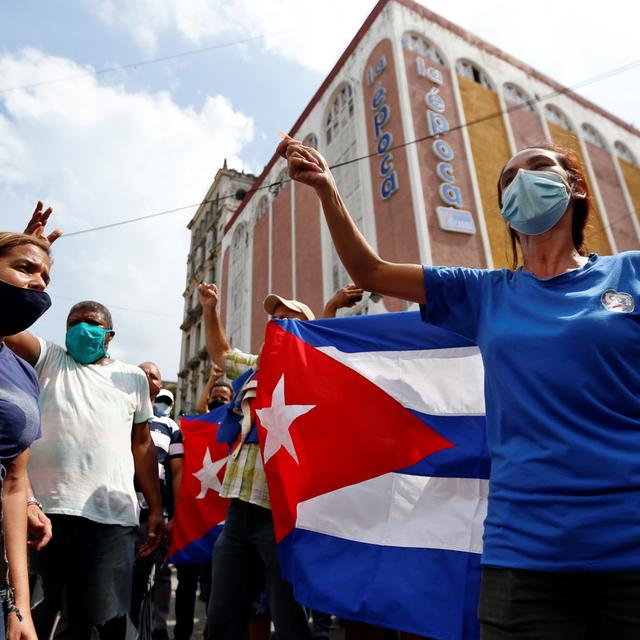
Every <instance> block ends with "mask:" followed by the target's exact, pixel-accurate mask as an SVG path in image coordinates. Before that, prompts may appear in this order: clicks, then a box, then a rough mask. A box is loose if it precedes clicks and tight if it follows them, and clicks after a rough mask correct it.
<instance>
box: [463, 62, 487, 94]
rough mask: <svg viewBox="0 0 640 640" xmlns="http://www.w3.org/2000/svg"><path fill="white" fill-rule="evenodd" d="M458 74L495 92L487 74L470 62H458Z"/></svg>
mask: <svg viewBox="0 0 640 640" xmlns="http://www.w3.org/2000/svg"><path fill="white" fill-rule="evenodd" d="M456 73H457V74H458V75H459V76H462V77H463V78H467V80H473V81H474V82H477V83H478V84H481V85H482V86H483V87H484V88H485V89H488V90H489V91H495V89H494V88H493V84H491V80H489V77H488V76H487V74H486V73H485V72H484V71H482V69H480V68H479V67H477V66H476V65H475V64H473V62H470V61H469V60H458V62H456Z"/></svg>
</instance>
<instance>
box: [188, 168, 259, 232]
mask: <svg viewBox="0 0 640 640" xmlns="http://www.w3.org/2000/svg"><path fill="white" fill-rule="evenodd" d="M226 164H227V161H226V160H225V166H223V167H221V168H220V169H218V170H217V171H216V175H215V176H214V177H213V182H212V183H211V186H210V187H209V188H208V189H207V193H206V195H205V197H204V200H203V201H202V202H201V203H200V204H199V205H198V208H197V209H196V212H195V213H194V214H193V216H192V217H191V220H189V222H188V223H187V229H191V228H192V227H193V225H194V223H195V221H196V220H197V218H198V216H199V215H200V213H201V212H202V210H203V207H204V206H205V205H207V204H209V201H210V200H211V198H210V195H211V194H212V193H213V192H214V191H215V190H216V189H217V188H218V185H219V183H220V181H221V180H222V178H223V177H224V176H226V177H228V178H232V179H233V178H251V179H253V180H255V179H256V176H254V175H253V174H252V173H250V172H245V171H238V170H237V169H230V168H229V167H227V166H226Z"/></svg>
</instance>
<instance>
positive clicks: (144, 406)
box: [131, 369, 153, 424]
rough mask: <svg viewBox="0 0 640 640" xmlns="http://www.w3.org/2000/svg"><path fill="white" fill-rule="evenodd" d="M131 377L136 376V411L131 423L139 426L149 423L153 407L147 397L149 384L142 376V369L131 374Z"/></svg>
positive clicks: (145, 377)
mask: <svg viewBox="0 0 640 640" xmlns="http://www.w3.org/2000/svg"><path fill="white" fill-rule="evenodd" d="M131 375H135V376H137V385H136V386H137V388H138V397H137V398H136V410H135V413H134V415H133V423H134V424H140V423H142V422H149V420H152V419H153V406H152V405H151V398H150V397H149V383H148V382H147V376H145V375H144V373H143V371H142V369H139V370H138V371H135V372H132V374H131Z"/></svg>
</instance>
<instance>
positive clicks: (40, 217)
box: [24, 200, 62, 246]
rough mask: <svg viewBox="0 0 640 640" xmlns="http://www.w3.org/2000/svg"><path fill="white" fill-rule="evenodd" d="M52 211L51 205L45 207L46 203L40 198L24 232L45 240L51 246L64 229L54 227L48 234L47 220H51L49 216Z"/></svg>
mask: <svg viewBox="0 0 640 640" xmlns="http://www.w3.org/2000/svg"><path fill="white" fill-rule="evenodd" d="M52 213H53V209H52V208H51V207H47V208H46V209H44V205H43V204H42V202H41V201H40V200H38V203H37V204H36V208H35V210H34V211H33V215H32V216H31V220H29V222H28V223H27V227H26V229H25V230H24V232H25V233H27V234H29V235H31V236H35V237H36V238H38V239H40V240H43V241H44V242H46V243H48V244H49V246H51V245H52V244H53V243H54V242H55V241H56V240H57V239H58V238H59V237H60V236H61V235H62V231H60V229H54V230H53V231H52V232H51V233H50V234H48V235H47V233H46V226H47V222H49V216H50V215H51V214H52Z"/></svg>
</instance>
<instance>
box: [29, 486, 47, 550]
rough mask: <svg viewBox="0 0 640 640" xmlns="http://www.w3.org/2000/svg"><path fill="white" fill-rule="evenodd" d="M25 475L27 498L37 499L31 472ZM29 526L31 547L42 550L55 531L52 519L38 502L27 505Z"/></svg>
mask: <svg viewBox="0 0 640 640" xmlns="http://www.w3.org/2000/svg"><path fill="white" fill-rule="evenodd" d="M25 476H26V477H25V482H26V495H27V499H29V498H30V497H32V496H33V497H34V498H36V500H37V498H38V496H36V495H35V493H34V491H33V487H32V486H31V480H30V478H29V474H28V473H26V474H25ZM27 528H28V532H29V541H28V542H27V544H28V545H29V546H30V547H32V548H33V549H35V550H36V551H40V549H44V547H46V546H47V544H49V540H51V536H52V533H53V531H52V525H51V520H50V519H49V518H48V516H47V515H46V514H45V513H44V511H42V509H41V508H40V506H39V505H37V504H28V505H27Z"/></svg>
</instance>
